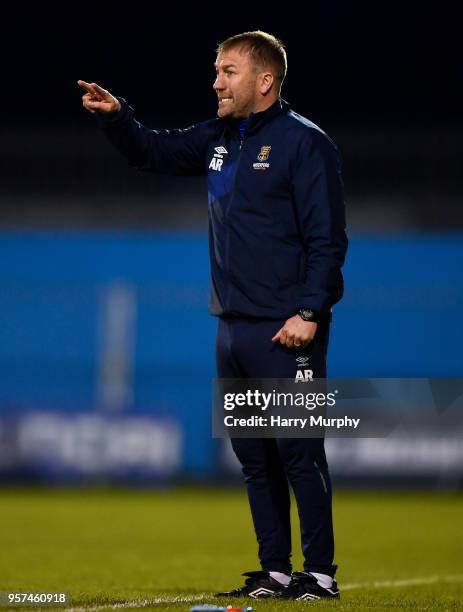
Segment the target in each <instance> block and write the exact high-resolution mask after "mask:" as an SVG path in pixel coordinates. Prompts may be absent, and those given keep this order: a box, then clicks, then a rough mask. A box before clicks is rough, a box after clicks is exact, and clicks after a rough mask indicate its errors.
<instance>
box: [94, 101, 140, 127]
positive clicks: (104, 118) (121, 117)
mask: <svg viewBox="0 0 463 612" xmlns="http://www.w3.org/2000/svg"><path fill="white" fill-rule="evenodd" d="M115 97H116V99H117V100H119V102H120V105H121V108H120V109H119V110H118V111H117V112H116V113H112V114H111V115H104V114H103V113H95V115H94V117H95V120H96V122H97V124H98V127H100V128H103V129H104V128H106V127H113V126H117V125H120V124H122V123H124V122H125V121H127V120H128V119H131V118H132V117H133V113H134V111H133V108H132V107H131V106H129V105H128V104H127V102H126V101H125V100H124V98H119V97H118V96H115Z"/></svg>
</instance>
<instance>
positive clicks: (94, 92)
mask: <svg viewBox="0 0 463 612" xmlns="http://www.w3.org/2000/svg"><path fill="white" fill-rule="evenodd" d="M77 84H78V85H79V87H82V89H85V91H86V92H87V93H86V94H84V95H83V96H82V104H83V105H84V107H85V108H86V109H87V110H88V111H90V112H91V113H102V114H103V115H112V114H113V113H117V111H118V110H120V108H121V104H120V102H119V100H118V99H117V98H115V97H114V96H112V95H111V94H110V93H109V91H106V89H103V88H102V87H100V86H99V85H97V84H96V83H86V82H85V81H77Z"/></svg>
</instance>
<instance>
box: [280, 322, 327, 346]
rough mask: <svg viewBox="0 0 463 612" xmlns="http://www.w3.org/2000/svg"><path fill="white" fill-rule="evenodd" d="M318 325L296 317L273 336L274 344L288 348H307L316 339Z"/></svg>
mask: <svg viewBox="0 0 463 612" xmlns="http://www.w3.org/2000/svg"><path fill="white" fill-rule="evenodd" d="M316 331H317V323H313V322H312V321H304V320H303V319H301V317H300V316H299V315H295V316H294V317H291V318H290V319H288V320H287V321H286V323H285V324H284V325H283V327H282V328H281V329H280V330H279V331H278V332H277V333H276V334H275V335H274V336H273V338H272V342H278V341H279V342H280V344H282V345H283V346H286V347H287V348H296V349H297V348H305V347H306V346H308V345H309V344H310V343H311V342H312V340H313V339H314V336H315V332H316Z"/></svg>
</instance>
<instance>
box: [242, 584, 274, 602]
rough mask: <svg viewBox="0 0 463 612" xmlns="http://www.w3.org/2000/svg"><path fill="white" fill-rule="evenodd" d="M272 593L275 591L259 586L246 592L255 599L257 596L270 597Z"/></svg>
mask: <svg viewBox="0 0 463 612" xmlns="http://www.w3.org/2000/svg"><path fill="white" fill-rule="evenodd" d="M274 593H275V591H272V590H270V589H266V588H264V587H260V588H259V589H256V590H255V591H251V592H250V593H248V597H253V598H254V599H257V598H258V597H271V596H272V595H273V594H274Z"/></svg>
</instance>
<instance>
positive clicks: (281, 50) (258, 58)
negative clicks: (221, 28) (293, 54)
mask: <svg viewBox="0 0 463 612" xmlns="http://www.w3.org/2000/svg"><path fill="white" fill-rule="evenodd" d="M236 47H241V48H242V49H244V50H245V51H247V52H248V53H249V55H250V57H251V60H252V62H253V63H254V64H255V65H256V67H257V68H271V69H272V72H273V76H274V77H275V79H276V80H277V82H278V87H279V89H281V85H282V83H283V81H284V79H285V76H286V71H287V68H288V62H287V59H286V50H285V47H284V45H283V43H282V42H281V40H279V39H278V38H276V37H275V36H273V35H272V34H267V32H262V30H255V31H254V32H243V33H242V34H236V35H235V36H230V38H227V39H226V40H224V41H223V42H221V43H220V44H219V46H218V47H217V49H216V52H217V54H218V53H223V52H224V51H229V50H230V49H234V48H236Z"/></svg>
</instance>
